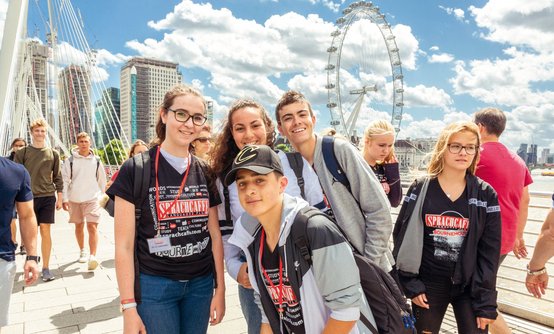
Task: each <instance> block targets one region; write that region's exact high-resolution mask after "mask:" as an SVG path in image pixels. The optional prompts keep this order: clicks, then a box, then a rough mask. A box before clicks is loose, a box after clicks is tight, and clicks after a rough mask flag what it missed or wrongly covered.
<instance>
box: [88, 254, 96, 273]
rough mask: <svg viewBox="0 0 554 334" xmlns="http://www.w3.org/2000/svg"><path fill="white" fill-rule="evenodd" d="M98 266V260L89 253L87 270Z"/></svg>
mask: <svg viewBox="0 0 554 334" xmlns="http://www.w3.org/2000/svg"><path fill="white" fill-rule="evenodd" d="M97 267H98V260H96V256H94V255H91V256H90V258H89V259H88V270H94V269H96V268H97Z"/></svg>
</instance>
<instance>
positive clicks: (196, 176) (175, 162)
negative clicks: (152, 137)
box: [107, 85, 501, 334]
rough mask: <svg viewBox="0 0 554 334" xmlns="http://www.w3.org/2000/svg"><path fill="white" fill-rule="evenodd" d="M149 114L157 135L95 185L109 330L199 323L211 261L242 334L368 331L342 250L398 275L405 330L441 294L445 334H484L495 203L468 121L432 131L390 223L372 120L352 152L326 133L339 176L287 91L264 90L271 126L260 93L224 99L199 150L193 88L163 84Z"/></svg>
mask: <svg viewBox="0 0 554 334" xmlns="http://www.w3.org/2000/svg"><path fill="white" fill-rule="evenodd" d="M158 113H159V115H158V121H157V125H156V135H157V145H155V146H152V147H151V148H150V149H149V150H148V151H146V152H144V153H142V154H140V155H137V156H135V157H133V158H132V159H129V160H128V161H126V162H125V163H124V164H123V166H122V167H121V169H120V171H119V174H118V176H117V178H116V179H115V181H114V182H113V184H112V185H111V186H110V188H109V189H108V190H107V194H108V195H109V196H110V197H111V198H112V199H113V200H114V201H115V217H114V221H115V227H114V228H115V266H116V273H117V281H118V286H119V291H120V299H121V309H122V311H123V318H124V332H125V333H146V332H148V333H188V334H190V333H206V331H207V327H208V324H210V325H215V324H218V323H219V322H221V321H222V319H223V317H224V315H225V279H224V263H225V267H226V269H227V273H228V274H229V275H230V276H231V277H232V278H233V279H235V280H236V281H237V282H238V295H239V299H240V304H241V305H240V306H241V309H242V312H243V314H244V317H245V319H246V321H247V324H248V333H250V334H251V333H263V334H266V333H290V334H292V333H295V334H300V333H308V334H311V333H333V334H336V333H370V331H369V329H368V328H367V326H366V325H365V324H364V323H363V322H362V321H359V319H360V317H361V315H364V317H365V318H366V319H369V320H370V321H371V322H373V325H375V320H374V317H373V316H372V311H371V307H370V306H369V305H370V303H368V301H367V300H366V298H365V296H364V294H363V291H362V289H361V285H360V275H359V272H358V267H357V266H356V262H355V259H354V256H353V251H354V252H358V253H359V254H362V255H363V256H365V257H366V258H367V259H369V260H370V261H372V262H373V263H375V264H376V265H378V266H379V267H380V268H381V269H383V270H384V271H385V272H387V273H389V274H390V275H391V276H392V277H393V278H394V280H395V281H396V282H398V285H399V286H400V288H401V290H402V291H403V293H404V294H405V296H406V297H407V298H409V299H411V302H412V307H413V313H414V317H415V319H416V321H415V327H416V329H417V332H419V333H438V332H439V330H440V326H441V322H442V319H443V317H444V314H445V312H446V309H447V306H448V305H449V304H452V306H453V309H454V313H455V316H456V321H457V325H458V330H459V332H460V333H486V332H487V328H488V325H489V324H490V323H491V322H493V321H494V320H495V318H496V317H497V310H496V309H497V306H496V297H497V295H496V287H495V286H496V272H497V269H498V265H499V259H500V245H501V218H500V209H499V204H498V198H497V195H496V192H495V191H494V190H493V188H492V187H491V186H489V184H487V183H486V182H484V181H482V180H481V179H479V178H478V177H476V176H475V170H476V164H477V161H478V159H479V154H480V135H479V127H478V126H477V125H476V124H475V123H473V122H459V123H453V124H449V125H447V126H446V127H445V128H444V129H443V130H442V132H441V133H440V135H439V137H438V140H437V143H436V146H435V148H434V150H433V152H432V153H431V158H430V162H429V167H428V173H427V174H426V176H423V177H421V178H418V179H417V180H415V181H414V182H413V183H412V185H411V186H410V188H409V190H408V192H407V193H406V195H405V196H404V197H403V198H404V201H403V204H402V207H401V209H400V213H399V215H398V219H397V221H396V224H395V225H394V227H393V222H392V217H391V213H390V207H391V206H398V205H399V204H400V202H401V199H402V189H401V185H400V179H399V174H398V162H397V161H396V159H395V158H394V154H393V149H392V147H393V144H394V135H395V131H394V129H393V128H392V126H391V125H390V123H388V122H386V121H375V122H372V123H371V124H370V125H369V126H368V128H367V129H366V131H365V133H364V139H363V146H364V147H363V151H360V150H358V148H356V147H355V146H353V145H352V144H351V143H350V142H349V141H347V140H343V139H341V138H332V139H331V140H332V146H331V147H332V150H333V155H334V159H335V160H336V162H337V163H338V165H339V166H340V169H341V170H340V172H341V173H343V174H344V175H345V176H346V178H347V180H348V183H347V184H344V183H343V182H339V181H338V180H337V178H336V176H335V173H334V172H333V171H331V170H330V169H329V166H328V160H327V157H326V155H327V153H326V152H324V150H325V149H324V148H323V146H324V141H328V140H330V139H329V138H330V137H328V136H321V135H318V134H316V133H315V131H314V130H315V124H316V115H315V113H314V111H313V110H312V107H311V105H310V102H309V101H308V100H307V99H306V98H305V97H304V96H303V95H302V94H301V93H299V92H296V91H288V92H286V93H285V94H284V95H283V96H282V97H281V98H280V100H279V101H278V103H277V105H276V108H275V119H276V121H277V122H276V123H277V124H276V126H275V124H274V122H273V121H272V120H271V117H270V116H269V114H268V112H267V111H266V110H265V109H264V107H263V106H262V105H261V104H260V103H258V102H256V101H253V100H250V99H241V100H237V101H235V102H234V103H233V104H232V105H231V106H230V108H229V111H228V113H227V117H226V120H225V121H224V123H223V125H222V129H221V131H220V132H219V133H218V135H217V137H216V138H215V143H214V146H213V148H212V150H211V152H210V155H209V158H208V159H207V160H205V159H200V158H198V157H196V156H195V155H194V147H193V145H192V143H193V142H194V140H195V139H196V138H197V137H198V136H199V134H200V132H201V131H202V129H203V126H204V125H205V122H206V120H207V117H206V101H205V99H204V98H203V96H202V95H201V93H200V92H198V91H197V90H196V89H194V88H192V87H189V86H186V85H177V86H175V87H173V88H172V89H170V90H169V91H168V92H167V93H166V94H165V96H164V98H163V102H162V104H161V106H160V108H159V110H158ZM275 127H277V129H278V131H279V133H280V134H281V135H282V136H284V137H286V139H287V140H288V142H289V143H290V144H291V145H292V147H293V148H294V151H296V152H298V153H297V154H299V156H300V157H301V160H302V164H301V173H299V172H298V171H297V170H294V168H293V167H292V165H293V163H292V160H291V157H290V153H285V152H282V151H277V150H274V144H275V140H276V131H275ZM297 157H298V155H297ZM145 166H146V167H145ZM137 183H144V184H146V187H144V188H143V189H144V193H143V194H140V193H139V194H137ZM309 207H315V208H317V209H318V210H321V211H322V212H323V213H324V215H317V216H314V217H313V218H311V219H310V220H309V224H307V226H306V236H307V239H308V244H309V245H310V252H311V254H310V256H311V261H307V260H306V257H305V256H303V254H301V251H300V249H299V248H298V247H297V244H295V242H294V236H293V234H294V232H293V231H294V230H295V229H294V228H292V226H293V225H294V224H297V223H298V219H297V217H298V216H299V215H300V214H301V213H303V212H306V210H308V209H309ZM391 235H392V237H393V241H394V242H393V245H394V246H393V247H392V246H391V243H390V239H391Z"/></svg>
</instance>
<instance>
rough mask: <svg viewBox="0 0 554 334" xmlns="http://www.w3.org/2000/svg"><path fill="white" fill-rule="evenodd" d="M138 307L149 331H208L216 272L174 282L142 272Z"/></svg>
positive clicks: (192, 333) (191, 333)
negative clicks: (140, 296) (214, 274)
mask: <svg viewBox="0 0 554 334" xmlns="http://www.w3.org/2000/svg"><path fill="white" fill-rule="evenodd" d="M140 290H141V294H142V303H140V304H139V306H138V308H137V310H138V313H139V315H140V317H141V319H142V322H144V325H145V326H146V331H147V332H148V334H156V333H160V334H162V333H163V334H166V333H175V334H177V333H181V334H185V333H186V334H205V333H206V331H207V330H208V321H209V317H210V305H211V302H212V296H213V290H214V277H213V274H210V275H207V276H203V277H197V278H193V279H191V280H189V281H175V280H172V279H169V278H165V277H161V276H152V275H147V274H143V273H141V274H140Z"/></svg>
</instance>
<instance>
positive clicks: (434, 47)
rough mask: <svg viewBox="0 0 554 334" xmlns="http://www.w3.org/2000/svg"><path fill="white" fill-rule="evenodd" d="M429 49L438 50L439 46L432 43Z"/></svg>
mask: <svg viewBox="0 0 554 334" xmlns="http://www.w3.org/2000/svg"><path fill="white" fill-rule="evenodd" d="M429 51H435V52H436V51H439V47H438V46H436V45H433V46H432V47H430V48H429Z"/></svg>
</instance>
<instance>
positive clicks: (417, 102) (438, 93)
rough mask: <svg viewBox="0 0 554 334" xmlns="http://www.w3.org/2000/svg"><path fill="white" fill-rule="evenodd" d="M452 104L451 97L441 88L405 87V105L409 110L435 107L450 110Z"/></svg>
mask: <svg viewBox="0 0 554 334" xmlns="http://www.w3.org/2000/svg"><path fill="white" fill-rule="evenodd" d="M452 104H453V101H452V98H451V97H450V95H448V93H446V92H445V91H444V90H443V89H441V88H437V87H427V86H424V85H416V86H414V87H404V105H405V106H406V107H407V108H414V107H435V108H440V109H442V110H450V109H451V108H452V107H451V106H452Z"/></svg>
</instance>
